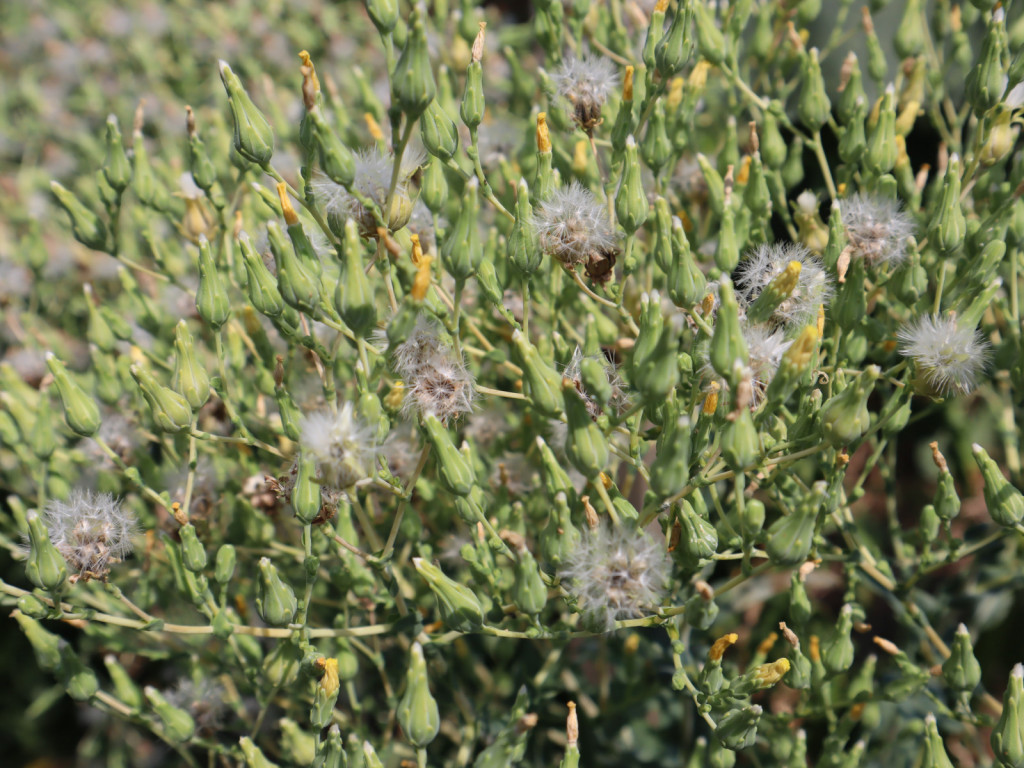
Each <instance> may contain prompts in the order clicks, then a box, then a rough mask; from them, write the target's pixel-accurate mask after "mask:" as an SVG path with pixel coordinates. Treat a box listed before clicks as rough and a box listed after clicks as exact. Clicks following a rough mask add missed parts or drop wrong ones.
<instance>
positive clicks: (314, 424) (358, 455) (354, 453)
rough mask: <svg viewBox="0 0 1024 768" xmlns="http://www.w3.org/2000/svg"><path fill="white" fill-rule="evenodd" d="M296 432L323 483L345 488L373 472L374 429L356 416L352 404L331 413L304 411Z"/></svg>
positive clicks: (328, 411) (374, 455)
mask: <svg viewBox="0 0 1024 768" xmlns="http://www.w3.org/2000/svg"><path fill="white" fill-rule="evenodd" d="M299 431H300V436H299V442H300V445H301V446H302V450H303V451H305V452H307V453H308V454H309V455H311V456H312V457H313V458H314V459H315V460H316V465H317V476H318V478H319V480H320V482H321V483H322V484H323V485H326V486H328V487H331V488H337V489H342V488H348V487H349V486H351V485H353V484H355V483H356V482H358V481H359V480H362V479H363V478H366V477H369V476H370V474H371V473H372V472H373V464H374V459H375V458H376V456H377V454H378V453H379V451H378V448H377V445H376V443H375V441H374V431H373V430H372V429H370V428H369V427H367V426H366V425H365V424H363V423H362V422H361V421H360V420H359V418H357V417H356V415H355V413H354V412H353V409H352V403H345V404H344V405H343V406H342V407H340V408H338V409H337V411H334V412H332V411H330V410H327V409H325V410H321V411H314V412H313V413H309V414H306V415H305V416H303V417H302V420H301V421H300V422H299Z"/></svg>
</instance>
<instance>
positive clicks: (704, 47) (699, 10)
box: [677, 3, 726, 66]
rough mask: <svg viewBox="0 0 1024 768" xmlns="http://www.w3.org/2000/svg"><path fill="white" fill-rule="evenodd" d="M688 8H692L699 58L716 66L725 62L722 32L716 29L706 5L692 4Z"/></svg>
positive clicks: (716, 26)
mask: <svg viewBox="0 0 1024 768" xmlns="http://www.w3.org/2000/svg"><path fill="white" fill-rule="evenodd" d="M680 5H682V4H680ZM690 8H692V13H693V20H694V22H695V26H696V28H697V50H698V51H699V52H700V55H701V56H703V57H704V58H705V59H707V60H708V61H710V62H711V63H712V64H714V65H715V66H718V65H719V64H721V63H722V62H723V61H725V54H726V51H725V38H724V37H723V36H722V30H720V29H719V28H718V25H717V24H716V23H715V19H714V17H713V16H712V14H711V10H710V9H709V7H708V6H707V5H705V4H704V3H692V4H690ZM677 12H678V11H677Z"/></svg>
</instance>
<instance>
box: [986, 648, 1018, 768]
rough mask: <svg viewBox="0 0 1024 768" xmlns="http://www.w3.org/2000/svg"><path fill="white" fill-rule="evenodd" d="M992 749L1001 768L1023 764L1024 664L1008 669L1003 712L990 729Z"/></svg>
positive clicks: (1014, 767) (1011, 767) (1016, 767)
mask: <svg viewBox="0 0 1024 768" xmlns="http://www.w3.org/2000/svg"><path fill="white" fill-rule="evenodd" d="M991 742H992V751H993V752H995V755H996V760H998V761H999V762H1000V764H1001V765H1002V766H1003V768H1022V766H1024V665H1022V664H1017V665H1016V666H1014V668H1013V669H1012V670H1011V671H1010V679H1009V682H1008V683H1007V685H1006V693H1004V694H1003V713H1002V714H1001V715H1000V716H999V721H998V722H997V723H996V725H995V727H994V728H993V729H992V737H991Z"/></svg>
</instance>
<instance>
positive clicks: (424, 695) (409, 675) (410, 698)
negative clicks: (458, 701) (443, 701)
mask: <svg viewBox="0 0 1024 768" xmlns="http://www.w3.org/2000/svg"><path fill="white" fill-rule="evenodd" d="M417 560H418V558H414V559H413V562H414V563H416V562H417ZM416 567H417V569H419V567H420V566H419V565H418V564H417V565H416ZM421 573H422V571H421ZM452 583H454V582H452ZM460 586H461V585H460ZM396 714H397V715H398V724H399V725H401V726H402V733H404V734H405V738H406V739H407V740H408V741H409V743H410V744H412V745H413V746H414V747H417V748H423V747H426V746H427V745H428V744H430V742H432V741H433V740H434V739H435V737H436V736H437V732H438V731H439V730H440V728H441V715H440V713H439V712H438V709H437V702H436V701H435V700H434V697H433V696H431V694H430V685H429V682H428V680H427V662H426V660H425V659H424V658H423V647H422V646H421V645H420V644H419V643H413V644H412V649H411V651H410V654H409V668H408V671H407V672H406V675H405V693H404V694H403V695H402V699H401V701H399V703H398V709H397V710H396Z"/></svg>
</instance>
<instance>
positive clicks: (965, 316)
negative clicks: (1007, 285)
mask: <svg viewBox="0 0 1024 768" xmlns="http://www.w3.org/2000/svg"><path fill="white" fill-rule="evenodd" d="M1002 285H1003V279H1002V278H1001V277H997V278H996V279H994V280H992V281H991V282H990V283H989V284H988V285H986V286H985V287H984V288H983V289H982V290H981V291H979V292H978V293H977V294H976V295H975V296H974V299H973V300H972V301H971V303H970V304H968V305H967V309H965V310H964V311H963V312H961V313H960V319H959V321H958V323H957V325H958V326H959V327H960V328H975V327H977V325H978V323H980V322H981V316H982V315H984V314H985V310H987V309H988V308H989V307H990V306H992V301H993V300H994V299H995V297H996V294H997V293H999V290H1000V288H1002Z"/></svg>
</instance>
